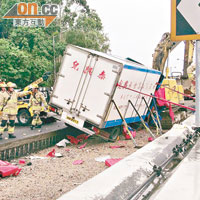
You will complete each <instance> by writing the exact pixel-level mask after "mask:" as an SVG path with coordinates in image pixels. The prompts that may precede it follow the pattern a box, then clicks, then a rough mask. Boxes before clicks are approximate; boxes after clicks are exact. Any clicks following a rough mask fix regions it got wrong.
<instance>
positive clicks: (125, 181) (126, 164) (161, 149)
mask: <svg viewBox="0 0 200 200" xmlns="http://www.w3.org/2000/svg"><path fill="white" fill-rule="evenodd" d="M192 120H193V118H191V119H188V120H187V123H184V124H185V125H174V126H173V128H172V129H171V130H170V131H168V132H167V133H165V134H164V135H162V136H160V137H159V138H157V139H156V140H154V141H153V142H151V143H149V144H147V145H145V146H144V147H143V148H141V149H138V150H137V151H136V152H135V153H133V154H132V155H130V156H128V157H126V158H124V159H122V160H121V161H119V162H118V163H116V164H115V165H113V166H111V167H110V168H108V169H106V170H104V171H103V172H102V173H100V174H98V175H97V176H95V177H93V178H91V179H89V180H88V181H86V182H84V183H83V184H82V185H80V186H78V187H77V188H75V189H73V190H72V191H70V192H68V193H66V194H64V195H62V196H61V197H60V198H58V200H124V199H126V197H128V196H129V195H130V194H131V193H133V192H134V191H135V190H136V189H137V188H138V187H140V186H141V185H142V184H143V182H144V181H145V180H147V178H148V177H149V176H150V175H151V173H152V171H153V165H157V166H159V165H161V164H162V163H163V162H164V161H165V160H166V159H167V158H169V157H170V156H171V155H172V149H173V148H174V147H175V146H176V145H177V144H180V143H181V142H182V140H183V139H184V138H186V135H187V134H188V133H190V130H191V129H190V128H188V127H186V125H189V124H193V121H192Z"/></svg>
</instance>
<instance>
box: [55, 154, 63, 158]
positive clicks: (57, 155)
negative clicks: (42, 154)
mask: <svg viewBox="0 0 200 200" xmlns="http://www.w3.org/2000/svg"><path fill="white" fill-rule="evenodd" d="M55 157H57V158H61V157H63V155H62V154H61V153H55Z"/></svg>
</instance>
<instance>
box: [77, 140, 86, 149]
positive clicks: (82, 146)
mask: <svg viewBox="0 0 200 200" xmlns="http://www.w3.org/2000/svg"><path fill="white" fill-rule="evenodd" d="M86 145H87V142H86V143H85V144H83V145H81V146H80V147H78V149H83V148H85V146H86Z"/></svg>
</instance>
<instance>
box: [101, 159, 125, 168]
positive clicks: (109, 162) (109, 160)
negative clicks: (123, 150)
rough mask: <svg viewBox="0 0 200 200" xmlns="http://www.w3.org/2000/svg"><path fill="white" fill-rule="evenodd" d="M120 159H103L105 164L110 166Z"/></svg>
mask: <svg viewBox="0 0 200 200" xmlns="http://www.w3.org/2000/svg"><path fill="white" fill-rule="evenodd" d="M120 160H122V158H111V159H107V160H106V161H105V165H106V166H108V167H110V166H112V165H114V164H115V163H117V162H119V161H120Z"/></svg>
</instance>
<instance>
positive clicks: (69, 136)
mask: <svg viewBox="0 0 200 200" xmlns="http://www.w3.org/2000/svg"><path fill="white" fill-rule="evenodd" d="M67 139H69V140H70V142H71V144H75V145H77V144H79V143H80V142H81V141H82V139H76V138H75V137H73V136H71V135H67Z"/></svg>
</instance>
